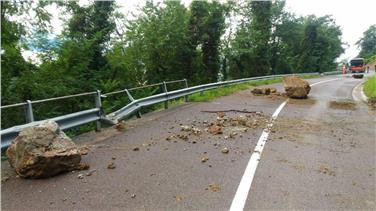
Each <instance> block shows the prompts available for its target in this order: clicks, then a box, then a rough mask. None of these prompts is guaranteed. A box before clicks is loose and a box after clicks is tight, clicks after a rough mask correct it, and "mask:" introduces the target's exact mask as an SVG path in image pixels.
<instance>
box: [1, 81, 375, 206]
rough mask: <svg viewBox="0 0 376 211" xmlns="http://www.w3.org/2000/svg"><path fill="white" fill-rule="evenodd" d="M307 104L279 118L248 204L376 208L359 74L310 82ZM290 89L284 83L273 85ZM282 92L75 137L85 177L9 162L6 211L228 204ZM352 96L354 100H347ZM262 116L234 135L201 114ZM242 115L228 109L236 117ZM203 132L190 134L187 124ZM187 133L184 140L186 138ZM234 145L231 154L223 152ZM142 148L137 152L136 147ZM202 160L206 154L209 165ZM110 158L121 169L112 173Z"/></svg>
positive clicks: (371, 129)
mask: <svg viewBox="0 0 376 211" xmlns="http://www.w3.org/2000/svg"><path fill="white" fill-rule="evenodd" d="M334 78H340V79H339V80H334V81H331V82H327V83H321V84H317V85H316V86H314V87H313V88H312V90H311V93H310V98H309V99H307V100H289V102H288V103H287V104H286V106H285V107H284V108H283V109H282V110H281V112H280V114H279V116H278V118H277V119H276V120H275V122H274V125H273V128H272V129H271V133H270V135H269V137H268V141H267V143H266V145H265V147H264V150H263V154H262V156H261V160H260V162H259V165H258V167H257V170H256V173H255V176H254V179H253V182H252V185H251V188H250V191H249V194H248V195H247V199H246V203H245V210H252V209H253V210H287V209H289V210H290V209H309V210H311V209H315V210H317V209H320V210H328V209H330V210H332V209H334V210H339V209H341V210H342V209H350V210H354V209H360V210H374V209H376V205H375V191H376V188H375V184H376V183H375V178H376V177H375V174H376V172H375V166H376V165H375V162H376V161H375V155H376V151H375V150H376V147H375V143H376V142H375V137H376V134H375V133H376V132H375V131H376V130H375V129H376V128H375V125H376V124H375V117H376V114H375V113H374V111H371V110H369V109H368V108H367V107H366V106H365V105H364V104H362V103H361V102H358V103H355V104H354V103H353V102H352V89H353V88H354V87H355V86H356V85H357V84H358V83H359V82H360V80H356V79H352V78H348V77H342V76H330V77H323V78H317V79H310V80H309V81H310V83H315V82H319V81H325V80H328V79H334ZM270 86H271V87H276V88H277V89H278V90H280V91H282V86H281V85H280V84H275V85H270ZM284 100H285V99H284V98H283V97H266V96H253V95H252V94H251V93H250V92H249V90H245V91H241V92H238V93H236V94H233V95H231V96H226V97H221V98H218V99H216V100H214V101H212V102H204V103H188V104H185V105H181V106H176V107H173V108H171V109H168V110H164V111H158V112H154V113H150V114H146V115H144V116H143V118H142V119H136V120H131V121H129V122H127V130H126V131H125V132H124V131H118V130H116V129H114V128H109V129H106V130H104V131H102V132H100V133H95V132H92V133H88V134H84V135H82V136H80V137H77V138H76V141H77V142H78V143H79V144H81V145H84V144H85V145H88V146H90V148H91V151H90V153H89V154H88V155H87V156H84V158H83V161H84V162H86V163H89V164H90V166H91V169H95V170H96V171H95V172H94V173H93V174H92V175H91V176H86V175H85V177H84V179H78V178H77V175H78V174H80V173H84V174H85V173H86V171H82V172H77V171H76V172H69V173H66V174H63V175H60V176H57V177H53V178H49V179H45V180H23V179H19V178H16V177H15V175H14V173H13V171H12V170H11V169H10V168H9V165H8V164H7V162H4V161H3V162H2V175H3V176H5V175H6V176H8V177H9V178H10V179H9V180H8V181H6V182H2V190H1V193H2V202H1V206H2V209H3V210H30V209H32V210H40V209H59V210H62V209H64V210H67V209H70V210H124V209H128V210H177V209H179V210H228V209H229V208H230V206H231V203H232V201H233V199H234V196H235V193H236V190H237V188H238V186H239V183H240V180H241V178H242V176H243V173H244V171H245V168H246V166H247V163H248V161H249V158H250V156H251V155H252V153H253V151H254V148H255V146H256V143H257V141H258V139H259V137H260V135H261V133H262V131H263V129H264V127H265V126H266V123H265V121H267V120H269V119H270V117H271V116H272V114H273V112H274V111H275V110H276V108H277V107H278V106H279V105H280V104H281V103H282V102H284ZM348 101H350V102H348ZM226 109H238V110H243V109H247V110H249V111H260V112H262V115H261V117H262V118H261V117H255V118H260V122H259V124H258V125H256V126H255V127H252V128H249V129H248V130H247V131H246V132H243V133H241V135H237V136H236V137H235V138H227V137H225V136H226V131H224V134H222V135H212V134H209V133H207V132H205V122H206V121H208V122H212V121H215V119H216V118H217V117H216V114H211V113H203V112H201V111H202V110H226ZM238 115H239V114H237V113H228V114H227V116H229V117H236V116H238ZM192 124H194V125H195V127H197V128H200V129H201V130H202V134H200V135H197V136H195V135H191V136H189V137H188V140H182V139H179V138H173V139H172V140H167V141H166V138H167V137H169V136H172V135H175V136H176V135H178V134H182V133H183V132H182V131H181V128H180V125H192ZM183 139H185V138H184V137H183ZM224 147H226V148H228V149H229V153H222V152H221V150H222V149H223V148H224ZM137 148H138V150H137ZM203 158H208V160H206V161H205V162H202V159H203ZM109 162H114V163H115V164H116V168H115V169H107V165H108V163H109Z"/></svg>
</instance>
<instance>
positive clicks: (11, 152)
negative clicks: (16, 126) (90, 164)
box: [6, 121, 81, 178]
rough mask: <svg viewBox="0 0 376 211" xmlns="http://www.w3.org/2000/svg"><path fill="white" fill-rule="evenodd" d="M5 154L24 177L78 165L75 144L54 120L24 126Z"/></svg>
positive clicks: (72, 167) (46, 175) (77, 166)
mask: <svg viewBox="0 0 376 211" xmlns="http://www.w3.org/2000/svg"><path fill="white" fill-rule="evenodd" d="M6 153H7V155H8V158H9V163H10V165H11V166H12V167H13V168H14V169H15V170H16V173H17V174H18V175H19V176H20V177H23V178H43V177H50V176H54V175H56V174H59V173H61V172H66V171H71V170H74V169H79V168H80V166H81V164H80V161H81V154H80V152H79V149H78V148H77V146H76V144H75V143H73V141H72V140H71V139H70V138H69V137H68V136H66V135H65V133H64V132H62V131H60V129H59V126H58V125H57V124H56V123H55V122H53V121H46V122H43V123H42V124H40V125H38V126H32V127H28V128H25V129H23V130H22V131H21V132H20V133H19V135H18V136H17V138H16V139H15V140H13V142H12V144H11V145H10V147H9V148H8V150H7V152H6Z"/></svg>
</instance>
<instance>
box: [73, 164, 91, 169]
mask: <svg viewBox="0 0 376 211" xmlns="http://www.w3.org/2000/svg"><path fill="white" fill-rule="evenodd" d="M89 168H90V165H89V164H87V163H80V164H79V165H78V166H77V168H76V170H81V171H82V170H88V169H89Z"/></svg>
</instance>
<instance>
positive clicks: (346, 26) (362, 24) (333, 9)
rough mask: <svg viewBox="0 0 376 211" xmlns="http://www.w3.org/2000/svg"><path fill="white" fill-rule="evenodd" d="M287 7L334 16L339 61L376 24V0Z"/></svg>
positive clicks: (294, 1)
mask: <svg viewBox="0 0 376 211" xmlns="http://www.w3.org/2000/svg"><path fill="white" fill-rule="evenodd" d="M156 1H161V0H156ZM221 1H223V0H221ZM87 2H88V0H81V1H80V4H83V5H84V4H86V3H87ZM182 2H183V3H184V4H185V5H186V6H188V5H189V4H190V2H191V0H182ZM117 3H118V5H119V6H121V8H120V11H121V12H124V13H125V14H130V12H135V11H136V10H137V5H143V3H145V0H117ZM285 9H286V10H287V11H290V12H293V13H295V14H297V15H301V16H307V15H311V14H314V15H316V16H324V15H331V16H332V17H333V19H334V20H335V21H336V24H337V25H339V26H340V27H341V29H342V33H343V35H342V41H343V42H344V43H347V45H344V47H345V53H344V54H342V55H341V56H340V57H339V58H338V59H337V60H338V61H341V60H342V59H346V60H349V59H351V58H354V57H356V56H357V55H358V53H359V49H358V47H357V45H356V42H357V41H358V40H359V39H360V38H361V37H362V35H363V32H364V31H366V30H367V29H368V27H369V26H371V25H373V24H376V15H375V14H376V0H357V1H350V0H286V7H285ZM49 11H51V12H52V14H54V15H53V18H52V21H51V25H52V26H53V31H54V33H56V34H59V33H60V32H61V30H62V22H61V21H60V20H59V12H58V11H56V7H55V6H51V8H50V9H49ZM23 54H24V56H25V57H33V56H32V55H33V53H32V52H28V51H25V52H24V53H23Z"/></svg>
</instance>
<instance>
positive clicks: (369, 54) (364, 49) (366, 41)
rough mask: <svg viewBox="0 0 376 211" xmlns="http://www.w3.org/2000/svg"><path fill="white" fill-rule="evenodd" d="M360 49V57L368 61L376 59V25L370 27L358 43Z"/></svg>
mask: <svg viewBox="0 0 376 211" xmlns="http://www.w3.org/2000/svg"><path fill="white" fill-rule="evenodd" d="M357 44H358V46H359V47H360V49H361V50H360V52H359V57H362V58H366V59H367V60H370V61H371V60H372V61H373V60H375V59H376V24H375V25H372V26H370V27H369V28H368V29H367V30H366V31H365V32H364V33H363V37H362V38H361V39H360V40H359V41H358V42H357Z"/></svg>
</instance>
